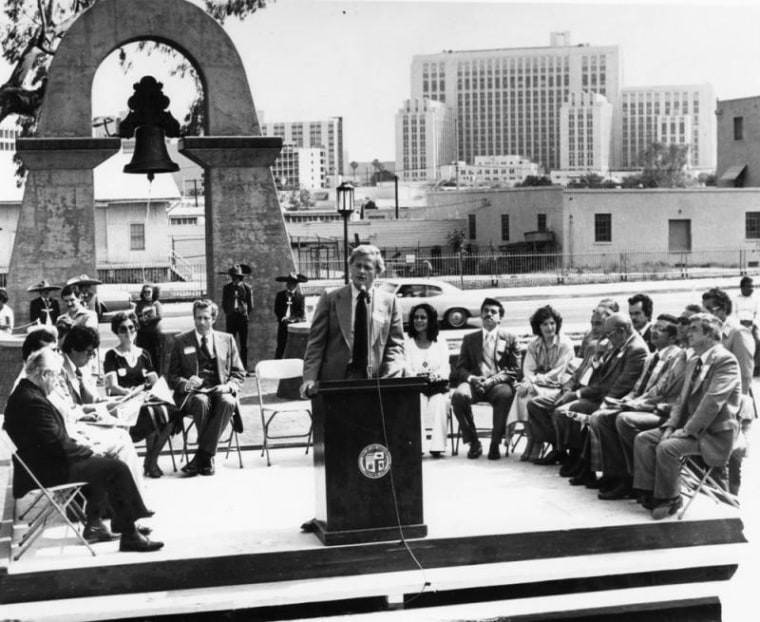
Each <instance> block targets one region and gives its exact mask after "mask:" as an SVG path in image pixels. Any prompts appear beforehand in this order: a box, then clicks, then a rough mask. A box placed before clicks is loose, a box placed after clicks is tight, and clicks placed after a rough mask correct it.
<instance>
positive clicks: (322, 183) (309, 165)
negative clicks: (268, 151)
mask: <svg viewBox="0 0 760 622" xmlns="http://www.w3.org/2000/svg"><path fill="white" fill-rule="evenodd" d="M272 174H273V175H274V178H275V181H276V182H277V185H278V187H280V188H288V189H298V188H306V189H307V190H314V189H316V188H324V187H326V185H327V176H326V171H325V151H324V149H321V148H319V147H308V148H307V147H296V146H295V145H283V147H282V151H281V152H280V155H278V156H277V159H276V160H275V161H274V164H272Z"/></svg>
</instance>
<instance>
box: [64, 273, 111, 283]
mask: <svg viewBox="0 0 760 622" xmlns="http://www.w3.org/2000/svg"><path fill="white" fill-rule="evenodd" d="M102 282H103V281H99V280H98V279H93V278H92V277H89V276H87V275H86V274H80V275H79V276H72V277H71V278H70V279H69V280H68V281H66V285H100V284H101V283H102Z"/></svg>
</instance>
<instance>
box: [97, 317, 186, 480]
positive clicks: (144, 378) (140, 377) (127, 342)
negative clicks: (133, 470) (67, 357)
mask: <svg viewBox="0 0 760 622" xmlns="http://www.w3.org/2000/svg"><path fill="white" fill-rule="evenodd" d="M111 331H112V332H113V333H114V334H115V335H116V336H117V337H118V338H119V345H117V346H116V347H114V348H111V349H110V350H108V352H106V356H105V360H104V361H103V371H104V372H105V381H106V391H107V392H108V394H109V395H126V394H128V393H130V392H131V391H132V390H133V389H134V388H135V387H138V386H141V385H145V386H146V387H151V386H153V384H155V382H156V381H157V380H158V374H156V372H155V371H154V368H153V362H152V361H151V358H150V355H149V354H148V353H147V352H146V351H145V350H143V349H142V348H138V347H137V346H136V345H135V335H136V333H137V318H136V317H135V314H134V313H133V312H132V311H121V312H119V313H117V314H116V315H115V316H114V317H113V319H112V320H111ZM178 416H179V415H178V411H177V409H176V407H175V406H173V405H170V404H167V403H165V402H157V403H154V404H151V403H146V404H145V405H144V406H143V407H142V408H141V409H140V412H139V414H138V416H137V422H136V423H135V425H133V426H132V427H131V428H130V430H129V434H130V436H131V437H132V440H133V441H141V440H143V439H145V448H146V452H145V461H144V463H143V468H144V471H145V475H146V476H148V477H153V478H158V477H161V476H162V475H163V471H162V470H161V469H160V468H159V466H158V456H159V454H160V453H161V449H162V448H163V446H164V444H165V443H166V440H167V439H168V438H169V435H170V434H171V432H172V429H173V427H174V423H175V420H176V419H177V417H178Z"/></svg>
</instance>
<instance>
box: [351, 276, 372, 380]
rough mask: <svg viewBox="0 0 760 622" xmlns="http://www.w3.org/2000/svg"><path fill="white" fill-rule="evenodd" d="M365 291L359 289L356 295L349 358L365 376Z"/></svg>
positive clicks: (366, 340) (366, 328)
mask: <svg viewBox="0 0 760 622" xmlns="http://www.w3.org/2000/svg"><path fill="white" fill-rule="evenodd" d="M367 298H368V296H367V292H365V291H361V292H359V295H358V296H357V297H356V310H355V311H354V349H353V352H352V356H351V360H352V363H353V364H352V367H353V368H354V370H355V371H356V372H358V373H359V374H361V376H362V377H364V378H366V375H367V363H368V358H367V356H368V352H369V334H368V328H369V327H368V325H367Z"/></svg>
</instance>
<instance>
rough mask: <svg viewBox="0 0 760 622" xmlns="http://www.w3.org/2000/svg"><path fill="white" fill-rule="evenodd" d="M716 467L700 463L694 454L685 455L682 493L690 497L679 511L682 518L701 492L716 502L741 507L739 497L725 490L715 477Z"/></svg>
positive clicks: (682, 464)
mask: <svg viewBox="0 0 760 622" xmlns="http://www.w3.org/2000/svg"><path fill="white" fill-rule="evenodd" d="M716 468H721V467H709V466H702V465H700V464H698V463H697V462H696V461H695V460H694V457H693V456H684V457H683V458H682V459H681V494H683V495H684V496H685V497H688V499H689V500H688V501H687V502H686V504H685V505H684V506H683V508H682V509H681V511H680V512H679V513H678V520H681V519H682V518H683V517H684V515H685V514H686V510H688V509H689V506H690V505H691V503H692V501H694V498H695V497H696V496H697V495H698V494H699V493H700V492H701V493H702V494H703V495H705V496H707V497H709V498H710V499H712V500H713V501H715V502H716V503H726V504H728V505H730V506H731V507H734V508H738V507H739V499H738V497H736V496H735V495H732V494H731V493H730V492H728V491H727V490H725V489H724V488H723V487H722V486H721V485H720V484H719V483H718V482H716V481H715V478H714V477H713V472H714V471H715V469H716Z"/></svg>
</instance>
